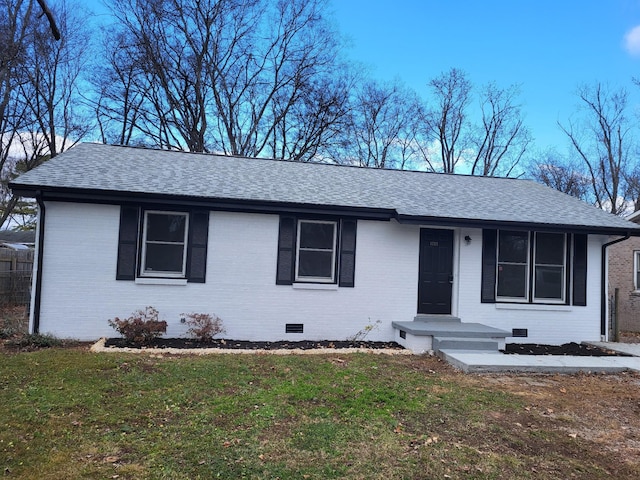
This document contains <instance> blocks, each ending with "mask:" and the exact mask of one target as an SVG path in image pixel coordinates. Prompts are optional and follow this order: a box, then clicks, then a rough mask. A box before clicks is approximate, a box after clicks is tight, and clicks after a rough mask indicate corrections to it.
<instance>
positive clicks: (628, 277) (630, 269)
mask: <svg viewBox="0 0 640 480" xmlns="http://www.w3.org/2000/svg"><path fill="white" fill-rule="evenodd" d="M627 219H628V220H629V221H632V222H634V223H637V224H640V211H637V212H635V213H633V214H632V215H630V216H629V217H628V218H627ZM616 290H617V291H618V293H617V312H616V318H617V321H618V329H619V331H621V332H624V331H628V332H640V238H638V237H631V238H629V239H627V240H625V241H623V242H620V243H616V244H615V245H612V246H611V247H609V298H610V299H611V301H612V303H613V302H615V300H614V298H615V292H616Z"/></svg>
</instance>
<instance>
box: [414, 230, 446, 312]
mask: <svg viewBox="0 0 640 480" xmlns="http://www.w3.org/2000/svg"><path fill="white" fill-rule="evenodd" d="M452 287H453V230H436V229H430V228H423V229H421V230H420V274H419V285H418V313H431V314H451V289H452Z"/></svg>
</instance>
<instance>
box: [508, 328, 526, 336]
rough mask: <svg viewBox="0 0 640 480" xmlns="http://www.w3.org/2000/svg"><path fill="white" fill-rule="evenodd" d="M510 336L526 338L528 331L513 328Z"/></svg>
mask: <svg viewBox="0 0 640 480" xmlns="http://www.w3.org/2000/svg"><path fill="white" fill-rule="evenodd" d="M511 336H512V337H528V336H529V330H528V329H526V328H514V329H513V330H511Z"/></svg>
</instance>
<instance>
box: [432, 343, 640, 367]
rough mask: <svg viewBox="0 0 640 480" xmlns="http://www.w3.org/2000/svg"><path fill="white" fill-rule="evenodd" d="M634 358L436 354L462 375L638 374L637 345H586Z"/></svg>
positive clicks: (476, 352)
mask: <svg viewBox="0 0 640 480" xmlns="http://www.w3.org/2000/svg"><path fill="white" fill-rule="evenodd" d="M588 344H589V345H595V346H598V347H600V348H604V349H608V350H614V351H618V352H621V353H627V354H630V355H636V356H634V357H572V356H565V355H507V354H504V353H500V352H483V351H462V350H441V351H440V352H438V355H439V356H440V357H441V358H442V359H443V360H445V361H447V362H448V363H450V364H451V365H453V366H454V367H456V368H458V369H460V370H462V371H463V372H465V373H500V372H503V373H508V372H530V373H578V372H591V373H617V372H624V371H635V372H640V344H631V343H613V342H588Z"/></svg>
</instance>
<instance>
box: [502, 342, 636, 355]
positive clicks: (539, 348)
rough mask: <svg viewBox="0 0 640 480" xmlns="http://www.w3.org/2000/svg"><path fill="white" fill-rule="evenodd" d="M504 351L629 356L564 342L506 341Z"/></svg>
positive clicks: (532, 353) (521, 353) (520, 353)
mask: <svg viewBox="0 0 640 480" xmlns="http://www.w3.org/2000/svg"><path fill="white" fill-rule="evenodd" d="M504 353H511V354H519V355H571V356H576V357H630V356H631V355H628V354H626V353H620V352H614V351H612V350H605V349H603V348H599V347H594V346H592V345H582V344H578V343H565V344H564V345H538V344H535V343H508V344H507V345H506V349H505V351H504Z"/></svg>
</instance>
